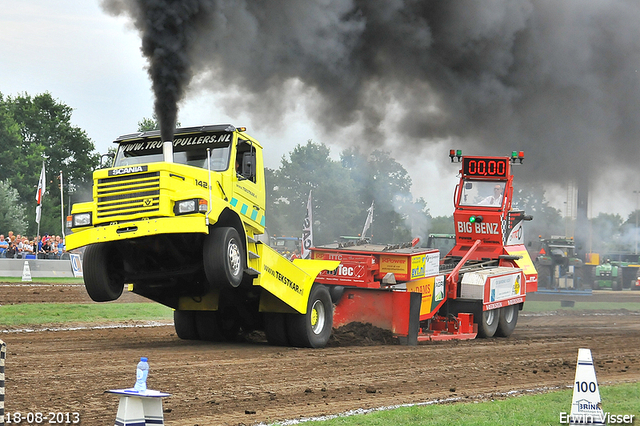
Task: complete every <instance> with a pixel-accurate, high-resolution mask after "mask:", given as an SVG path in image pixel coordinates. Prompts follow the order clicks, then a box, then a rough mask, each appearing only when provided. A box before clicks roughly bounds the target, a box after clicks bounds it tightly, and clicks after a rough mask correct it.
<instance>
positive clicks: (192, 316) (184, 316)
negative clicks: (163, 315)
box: [173, 311, 200, 340]
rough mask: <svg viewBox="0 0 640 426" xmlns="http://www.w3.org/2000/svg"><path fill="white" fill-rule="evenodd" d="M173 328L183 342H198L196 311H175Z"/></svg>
mask: <svg viewBox="0 0 640 426" xmlns="http://www.w3.org/2000/svg"><path fill="white" fill-rule="evenodd" d="M173 326H174V328H175V329H176V334H177V335H178V337H179V338H181V339H183V340H198V339H199V338H200V336H199V335H198V329H197V328H196V312H195V311H173Z"/></svg>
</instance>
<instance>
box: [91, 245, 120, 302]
mask: <svg viewBox="0 0 640 426" xmlns="http://www.w3.org/2000/svg"><path fill="white" fill-rule="evenodd" d="M82 269H83V275H84V286H85V288H86V289H87V293H89V297H91V300H93V301H94V302H110V301H112V300H116V299H117V298H118V297H120V295H121V294H122V291H123V289H124V278H123V277H122V275H121V271H122V270H123V264H122V258H121V257H120V255H119V254H118V252H117V251H116V250H115V249H114V247H113V245H111V244H109V243H99V244H91V245H89V246H88V247H87V248H86V249H85V251H84V256H83V259H82Z"/></svg>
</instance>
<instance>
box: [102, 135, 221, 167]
mask: <svg viewBox="0 0 640 426" xmlns="http://www.w3.org/2000/svg"><path fill="white" fill-rule="evenodd" d="M202 138H207V139H206V140H204V142H209V143H203V139H202ZM212 141H213V142H212ZM230 146H231V134H229V133H221V134H219V135H217V134H214V135H207V136H193V137H184V138H176V139H175V140H174V141H173V161H174V162H175V163H179V164H186V165H189V166H194V167H200V168H203V169H206V168H207V148H210V149H211V152H210V156H211V170H214V171H223V170H227V168H228V167H229V152H230ZM161 161H164V156H163V154H162V142H160V141H159V140H155V141H135V142H122V143H120V145H119V146H118V153H117V154H116V158H115V161H114V164H113V167H123V166H131V165H134V164H146V163H158V162H161Z"/></svg>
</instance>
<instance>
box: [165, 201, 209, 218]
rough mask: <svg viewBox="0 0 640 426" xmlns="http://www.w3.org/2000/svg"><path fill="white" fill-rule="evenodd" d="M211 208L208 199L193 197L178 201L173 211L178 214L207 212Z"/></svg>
mask: <svg viewBox="0 0 640 426" xmlns="http://www.w3.org/2000/svg"><path fill="white" fill-rule="evenodd" d="M208 209H209V206H208V204H207V200H203V199H202V198H193V199H191V200H182V201H176V204H175V207H174V209H173V212H174V213H175V214H176V215H181V214H189V213H206V212H207V210H208Z"/></svg>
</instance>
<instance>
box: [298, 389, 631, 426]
mask: <svg viewBox="0 0 640 426" xmlns="http://www.w3.org/2000/svg"><path fill="white" fill-rule="evenodd" d="M600 395H601V399H602V407H603V410H604V411H605V412H609V413H611V414H634V415H635V416H636V417H634V419H633V420H634V424H638V422H640V409H639V407H638V401H640V383H625V384H621V385H614V386H602V387H600ZM571 397H572V390H570V389H567V390H562V391H557V392H550V393H545V394H537V395H520V396H515V397H510V398H506V399H501V400H495V401H486V402H477V403H473V402H469V403H458V404H440V405H428V406H413V407H402V408H398V409H394V410H389V411H377V412H372V413H369V414H363V415H356V416H350V417H339V418H335V419H331V420H327V421H313V422H305V423H304V424H305V425H322V426H337V425H341V426H342V425H344V426H360V425H362V426H387V425H403V426H427V425H455V426H496V425H498V426H501V425H505V426H506V425H559V424H560V413H561V412H565V413H569V412H570V411H571Z"/></svg>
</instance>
